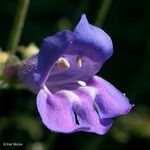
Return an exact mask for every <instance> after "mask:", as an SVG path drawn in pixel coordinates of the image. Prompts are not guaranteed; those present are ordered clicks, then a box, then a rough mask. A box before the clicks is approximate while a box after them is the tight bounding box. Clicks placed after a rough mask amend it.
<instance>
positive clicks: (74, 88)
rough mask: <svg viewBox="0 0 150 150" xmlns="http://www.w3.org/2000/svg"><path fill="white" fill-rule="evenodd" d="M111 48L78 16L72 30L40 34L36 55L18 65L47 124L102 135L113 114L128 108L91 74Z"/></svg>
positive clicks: (61, 129) (58, 129)
mask: <svg viewBox="0 0 150 150" xmlns="http://www.w3.org/2000/svg"><path fill="white" fill-rule="evenodd" d="M112 53H113V46H112V41H111V38H110V37H109V36H108V35H107V34H106V33H105V32H104V31H103V30H102V29H100V28H97V27H95V26H93V25H91V24H89V23H88V20H87V19H86V16H85V15H82V17H81V20H80V22H79V24H78V25H77V27H76V28H75V30H74V32H71V31H68V30H66V31H62V32H58V33H56V34H55V35H53V36H49V37H47V38H45V39H44V41H43V44H42V46H41V48H40V52H39V54H37V55H35V56H34V57H32V58H30V59H29V60H27V61H25V62H24V63H23V64H22V65H21V66H20V70H19V75H20V78H21V80H22V81H23V82H24V84H25V85H26V86H28V87H29V89H30V90H32V91H34V92H35V93H38V95H37V107H38V111H39V113H40V116H41V118H42V121H43V123H44V124H45V126H47V128H49V129H50V130H52V131H56V132H63V133H71V132H75V131H86V132H94V133H97V134H101V135H102V134H105V133H106V132H107V131H108V129H109V128H110V127H111V125H112V118H113V117H115V116H118V115H123V114H126V113H128V112H129V111H130V110H131V108H132V107H133V105H131V104H130V103H129V101H128V98H127V97H126V96H125V95H124V94H123V93H121V92H120V91H119V90H117V89H116V88H115V87H114V86H113V85H111V84H110V83H109V82H107V81H105V80H104V79H102V78H101V77H98V76H96V75H95V74H96V73H97V72H98V71H99V70H100V68H101V67H102V65H103V63H104V62H105V61H106V60H107V59H108V58H109V57H110V56H111V55H112Z"/></svg>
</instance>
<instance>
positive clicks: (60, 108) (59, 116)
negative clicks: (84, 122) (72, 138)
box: [37, 87, 77, 133]
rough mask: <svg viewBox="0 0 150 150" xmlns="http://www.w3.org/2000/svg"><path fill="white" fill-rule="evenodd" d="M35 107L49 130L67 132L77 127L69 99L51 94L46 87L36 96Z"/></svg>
mask: <svg viewBox="0 0 150 150" xmlns="http://www.w3.org/2000/svg"><path fill="white" fill-rule="evenodd" d="M37 107H38V111H39V113H40V115H41V117H42V121H43V123H44V124H45V125H46V126H47V127H48V128H49V129H50V130H52V131H57V132H64V133H69V132H73V131H74V130H75V129H77V125H76V124H75V121H74V120H73V114H72V111H71V105H70V103H69V101H66V99H64V98H61V97H60V96H59V97H56V96H54V95H52V94H51V93H50V91H49V90H48V89H47V88H46V87H44V88H43V89H41V90H40V92H39V94H38V96H37Z"/></svg>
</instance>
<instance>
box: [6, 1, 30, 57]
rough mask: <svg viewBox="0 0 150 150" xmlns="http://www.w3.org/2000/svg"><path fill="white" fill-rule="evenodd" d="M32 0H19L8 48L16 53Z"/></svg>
mask: <svg viewBox="0 0 150 150" xmlns="http://www.w3.org/2000/svg"><path fill="white" fill-rule="evenodd" d="M29 2H30V0H19V3H18V8H17V11H16V15H15V18H14V23H13V26H12V30H11V34H10V38H9V40H8V46H7V50H8V51H10V53H12V54H14V53H15V51H16V48H17V46H18V43H19V40H20V37H21V33H22V29H23V26H24V21H25V17H26V14H27V10H28V6H29Z"/></svg>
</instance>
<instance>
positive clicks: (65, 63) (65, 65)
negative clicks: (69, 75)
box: [55, 57, 70, 68]
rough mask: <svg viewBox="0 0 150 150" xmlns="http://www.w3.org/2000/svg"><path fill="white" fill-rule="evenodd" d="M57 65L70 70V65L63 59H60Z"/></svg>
mask: <svg viewBox="0 0 150 150" xmlns="http://www.w3.org/2000/svg"><path fill="white" fill-rule="evenodd" d="M55 65H56V66H57V67H60V68H70V63H69V62H68V60H67V59H65V58H63V57H60V58H59V59H58V60H57V62H56V64H55Z"/></svg>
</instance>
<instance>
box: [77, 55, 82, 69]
mask: <svg viewBox="0 0 150 150" xmlns="http://www.w3.org/2000/svg"><path fill="white" fill-rule="evenodd" d="M76 63H77V66H78V67H82V56H80V55H79V56H77V59H76Z"/></svg>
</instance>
